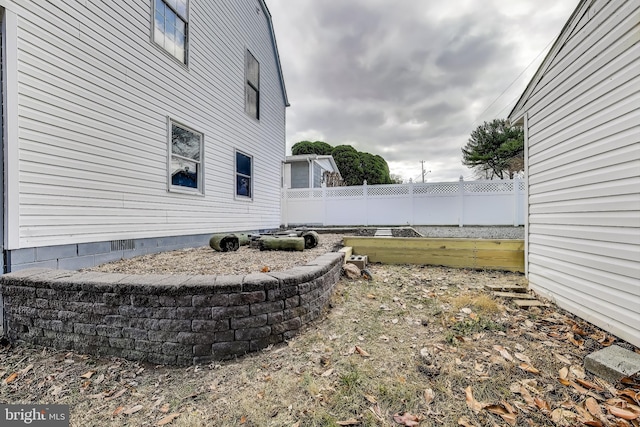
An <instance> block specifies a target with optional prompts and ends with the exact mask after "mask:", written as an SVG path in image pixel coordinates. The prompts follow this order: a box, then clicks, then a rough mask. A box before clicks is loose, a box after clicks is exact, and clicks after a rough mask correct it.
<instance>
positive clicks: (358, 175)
mask: <svg viewBox="0 0 640 427" xmlns="http://www.w3.org/2000/svg"><path fill="white" fill-rule="evenodd" d="M358 154H359V153H358V150H356V149H355V148H353V147H352V146H350V145H338V146H337V147H335V148H334V149H333V150H332V151H331V155H332V156H333V160H335V162H336V166H338V170H339V171H340V175H342V179H343V180H344V184H345V185H362V181H363V180H364V174H363V172H362V165H361V163H360V156H359V155H358Z"/></svg>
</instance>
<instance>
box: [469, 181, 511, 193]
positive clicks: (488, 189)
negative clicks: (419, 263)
mask: <svg viewBox="0 0 640 427" xmlns="http://www.w3.org/2000/svg"><path fill="white" fill-rule="evenodd" d="M464 191H465V192H467V193H505V192H510V191H513V182H511V181H509V182H502V181H500V182H497V181H495V182H494V181H487V182H465V183H464Z"/></svg>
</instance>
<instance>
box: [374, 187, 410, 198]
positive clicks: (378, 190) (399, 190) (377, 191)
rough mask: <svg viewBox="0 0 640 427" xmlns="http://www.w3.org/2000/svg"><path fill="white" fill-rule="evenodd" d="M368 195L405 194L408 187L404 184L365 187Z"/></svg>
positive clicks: (407, 192)
mask: <svg viewBox="0 0 640 427" xmlns="http://www.w3.org/2000/svg"><path fill="white" fill-rule="evenodd" d="M367 194H368V195H369V196H406V195H407V194H409V187H408V186H406V185H381V186H370V187H367Z"/></svg>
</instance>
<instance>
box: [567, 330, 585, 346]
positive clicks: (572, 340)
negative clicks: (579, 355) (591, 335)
mask: <svg viewBox="0 0 640 427" xmlns="http://www.w3.org/2000/svg"><path fill="white" fill-rule="evenodd" d="M567 340H568V341H569V342H570V343H571V344H573V345H575V346H576V347H579V348H582V347H583V345H584V340H583V339H580V338H579V339H576V337H575V335H573V332H567Z"/></svg>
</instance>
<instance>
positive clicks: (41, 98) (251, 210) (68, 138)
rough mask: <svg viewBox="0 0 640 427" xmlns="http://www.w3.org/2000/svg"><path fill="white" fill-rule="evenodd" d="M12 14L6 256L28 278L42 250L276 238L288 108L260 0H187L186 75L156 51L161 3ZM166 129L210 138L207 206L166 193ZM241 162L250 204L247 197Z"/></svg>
mask: <svg viewBox="0 0 640 427" xmlns="http://www.w3.org/2000/svg"><path fill="white" fill-rule="evenodd" d="M5 3H6V9H5V10H4V17H3V21H4V25H5V28H6V29H5V34H4V35H5V37H4V38H5V40H4V43H5V46H4V47H5V55H4V58H5V61H4V62H5V63H4V64H3V66H4V67H5V76H8V78H7V81H6V82H4V84H5V87H4V93H5V96H6V97H7V106H6V112H5V116H6V118H8V120H6V121H5V127H6V128H7V129H6V131H5V135H7V132H8V134H9V138H8V139H6V140H5V141H4V143H5V153H6V158H5V159H4V161H5V164H8V165H11V168H10V170H8V171H7V182H6V194H5V200H6V201H7V205H6V206H5V211H6V212H7V229H6V230H5V243H6V245H5V249H9V250H10V251H11V252H10V253H9V258H10V259H12V258H13V259H14V260H15V259H19V258H22V259H26V260H27V261H28V262H25V263H22V264H21V268H22V267H25V266H37V265H38V261H39V259H38V257H37V256H36V255H35V254H37V252H38V251H40V252H43V251H42V249H43V248H45V247H47V248H54V249H53V251H55V248H56V247H61V248H68V247H75V255H79V249H78V248H79V246H78V245H86V244H98V243H100V244H101V243H106V244H107V245H109V244H111V246H112V247H113V244H112V243H113V242H114V241H119V240H132V241H134V242H145V241H148V240H145V239H155V240H153V244H152V246H153V247H154V248H156V249H155V250H158V249H157V248H158V247H160V246H162V239H164V238H166V236H199V237H198V238H197V239H195V240H197V242H201V241H202V240H203V238H204V236H205V235H206V234H207V233H213V232H219V231H236V230H260V229H269V228H276V227H278V226H279V224H280V188H281V170H282V168H281V164H282V161H283V160H284V157H285V106H286V105H287V100H286V93H285V90H284V85H283V81H282V74H281V70H280V65H279V60H278V56H277V49H276V46H275V40H274V38H273V30H272V27H271V20H270V16H269V15H268V11H267V9H266V6H265V5H264V3H263V2H262V1H248V0H247V1H238V0H221V1H216V2H210V1H207V0H190V1H189V2H188V4H189V11H188V16H189V23H188V63H187V65H184V64H181V63H180V62H179V61H177V60H176V59H175V58H173V57H172V56H171V55H169V54H167V52H166V51H165V50H163V49H162V48H161V47H159V46H157V45H156V44H155V43H154V42H153V40H152V26H153V22H154V20H153V19H154V18H153V11H152V7H153V4H154V2H153V1H151V0H148V1H147V0H145V1H137V2H77V1H72V0H65V1H62V0H61V1H58V2H54V3H44V2H20V4H21V5H24V6H18V4H17V3H12V2H9V3H7V2H3V3H2V4H5ZM247 50H248V51H250V52H251V54H252V55H253V56H254V57H255V59H256V60H257V61H258V63H259V76H260V77H259V78H260V87H259V89H260V93H259V112H260V113H259V119H256V118H254V117H251V116H250V115H249V114H247V112H245V55H246V52H247ZM169 120H174V121H176V122H178V123H180V124H182V125H184V126H185V127H188V128H189V129H192V130H194V131H196V132H198V133H199V134H201V135H202V138H203V148H202V153H201V155H202V158H201V167H202V169H201V170H200V172H201V173H202V184H201V186H202V194H193V192H189V191H183V192H179V191H168V187H169V186H170V178H169V177H168V169H169V167H170V162H169V156H168V150H169V142H168V134H169V133H170V132H171V129H170V127H169V125H168V122H169ZM237 152H240V153H243V154H244V155H245V156H246V158H250V159H252V162H253V163H252V165H251V168H252V169H251V177H250V178H251V197H238V196H236V189H235V186H236V178H237V177H236V172H237V170H236V159H237V157H236V153H237ZM176 182H177V181H176ZM192 240H193V239H192ZM171 241H172V242H174V244H175V242H178V241H181V242H182V241H184V242H188V241H189V239H184V238H183V239H173V240H171ZM69 245H71V246H69ZM103 246H104V245H103ZM116 249H118V248H117V245H116ZM70 252H73V250H71V249H70ZM32 255H33V256H32ZM70 255H73V254H70ZM116 256H117V254H116ZM40 260H42V258H40ZM31 261H32V262H31ZM86 264H91V261H90V260H89V259H87V261H86ZM46 266H51V263H49V264H46ZM8 268H9V269H11V268H12V266H11V265H9V266H8Z"/></svg>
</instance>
